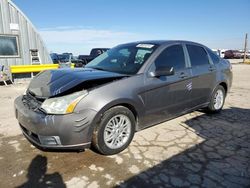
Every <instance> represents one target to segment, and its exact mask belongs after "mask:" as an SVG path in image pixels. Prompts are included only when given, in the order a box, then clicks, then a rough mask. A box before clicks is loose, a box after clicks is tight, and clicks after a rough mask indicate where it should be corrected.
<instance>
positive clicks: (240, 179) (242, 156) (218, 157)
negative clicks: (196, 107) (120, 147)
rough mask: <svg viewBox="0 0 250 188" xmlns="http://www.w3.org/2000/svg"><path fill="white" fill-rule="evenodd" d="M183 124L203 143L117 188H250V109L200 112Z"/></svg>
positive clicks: (126, 181)
mask: <svg viewBox="0 0 250 188" xmlns="http://www.w3.org/2000/svg"><path fill="white" fill-rule="evenodd" d="M183 124H184V125H185V128H187V129H188V131H192V132H194V133H196V134H198V135H199V136H200V137H202V139H203V140H204V141H203V142H201V143H199V144H197V145H195V146H193V147H191V148H189V149H187V150H185V151H184V152H182V153H179V154H177V155H175V156H173V157H171V158H169V159H166V160H165V161H163V162H161V163H158V164H157V165H155V166H153V167H152V168H149V169H147V170H145V171H143V172H140V173H139V174H137V175H134V176H132V177H131V178H129V179H127V180H125V181H124V182H123V183H122V184H120V185H118V186H117V187H192V186H193V187H216V188H217V187H235V188H239V187H250V109H241V108H234V107H233V108H229V109H224V110H223V111H222V112H221V113H219V114H204V113H201V115H200V116H197V117H194V118H191V119H187V120H186V121H184V122H183Z"/></svg>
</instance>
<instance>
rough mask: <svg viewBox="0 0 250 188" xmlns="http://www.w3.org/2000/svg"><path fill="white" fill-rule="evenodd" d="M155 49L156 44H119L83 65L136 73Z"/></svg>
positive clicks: (111, 70)
mask: <svg viewBox="0 0 250 188" xmlns="http://www.w3.org/2000/svg"><path fill="white" fill-rule="evenodd" d="M155 49H156V45H153V44H129V45H120V46H117V47H115V48H112V49H110V50H108V51H107V52H104V53H103V54H102V55H100V56H98V57H97V58H95V59H94V60H92V61H91V62H90V63H88V64H87V65H86V66H85V67H87V68H93V69H99V70H105V71H110V72H117V73H122V74H136V73H137V72H138V71H139V69H140V68H141V66H142V65H143V64H144V63H145V61H146V60H147V59H148V58H149V57H150V56H151V54H152V53H153V52H154V50H155Z"/></svg>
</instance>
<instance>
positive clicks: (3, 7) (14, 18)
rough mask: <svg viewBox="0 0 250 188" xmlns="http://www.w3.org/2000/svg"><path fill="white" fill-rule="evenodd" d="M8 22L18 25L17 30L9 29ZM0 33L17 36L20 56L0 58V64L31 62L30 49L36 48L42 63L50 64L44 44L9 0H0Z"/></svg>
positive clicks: (24, 63) (29, 23)
mask: <svg viewBox="0 0 250 188" xmlns="http://www.w3.org/2000/svg"><path fill="white" fill-rule="evenodd" d="M10 23H15V24H18V25H19V30H11V29H10ZM0 34H10V35H11V34H14V35H18V37H19V49H20V58H0V65H4V66H5V67H6V68H8V66H10V65H26V64H27V65H28V64H31V58H30V49H38V50H39V55H40V61H41V63H42V64H50V63H52V60H51V58H50V56H49V52H48V50H47V48H46V47H45V44H44V42H43V40H42V38H41V36H40V35H39V33H38V32H37V30H36V29H35V27H34V26H33V24H32V23H31V22H30V20H29V19H28V18H27V17H26V16H25V15H24V14H23V12H22V11H21V10H20V9H18V7H16V5H15V4H14V3H13V2H12V1H10V0H0Z"/></svg>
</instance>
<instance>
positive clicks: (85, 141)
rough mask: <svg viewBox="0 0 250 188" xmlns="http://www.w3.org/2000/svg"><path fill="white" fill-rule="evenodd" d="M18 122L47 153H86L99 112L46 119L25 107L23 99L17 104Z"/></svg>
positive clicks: (23, 130) (47, 117)
mask: <svg viewBox="0 0 250 188" xmlns="http://www.w3.org/2000/svg"><path fill="white" fill-rule="evenodd" d="M15 113H16V118H17V120H18V122H19V124H20V127H21V129H22V132H23V134H24V136H25V137H26V138H27V139H28V140H29V141H30V142H31V143H32V144H33V145H35V146H37V147H39V148H44V149H84V148H88V147H89V146H90V144H91V138H92V131H91V130H92V129H91V128H90V127H91V125H92V122H93V119H94V117H95V115H96V113H97V112H96V111H94V110H91V109H86V110H83V111H81V112H79V113H72V114H66V115H47V114H44V113H43V112H40V111H34V110H31V109H29V108H28V107H27V106H25V105H24V104H23V102H22V96H20V97H18V98H17V99H16V100H15Z"/></svg>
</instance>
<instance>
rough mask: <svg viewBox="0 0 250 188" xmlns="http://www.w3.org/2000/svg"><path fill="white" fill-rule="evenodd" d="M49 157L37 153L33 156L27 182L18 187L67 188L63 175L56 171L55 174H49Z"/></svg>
mask: <svg viewBox="0 0 250 188" xmlns="http://www.w3.org/2000/svg"><path fill="white" fill-rule="evenodd" d="M47 163H48V162H47V157H45V156H42V155H37V156H36V157H35V158H33V160H32V162H31V163H30V165H29V168H28V173H27V179H28V180H27V182H25V183H24V184H22V185H20V186H18V188H27V187H36V188H43V187H53V188H54V187H58V188H59V187H60V188H64V187H65V188H66V185H65V184H64V182H63V178H62V176H61V175H60V174H59V173H58V172H55V173H53V174H47V173H46V172H47Z"/></svg>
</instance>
